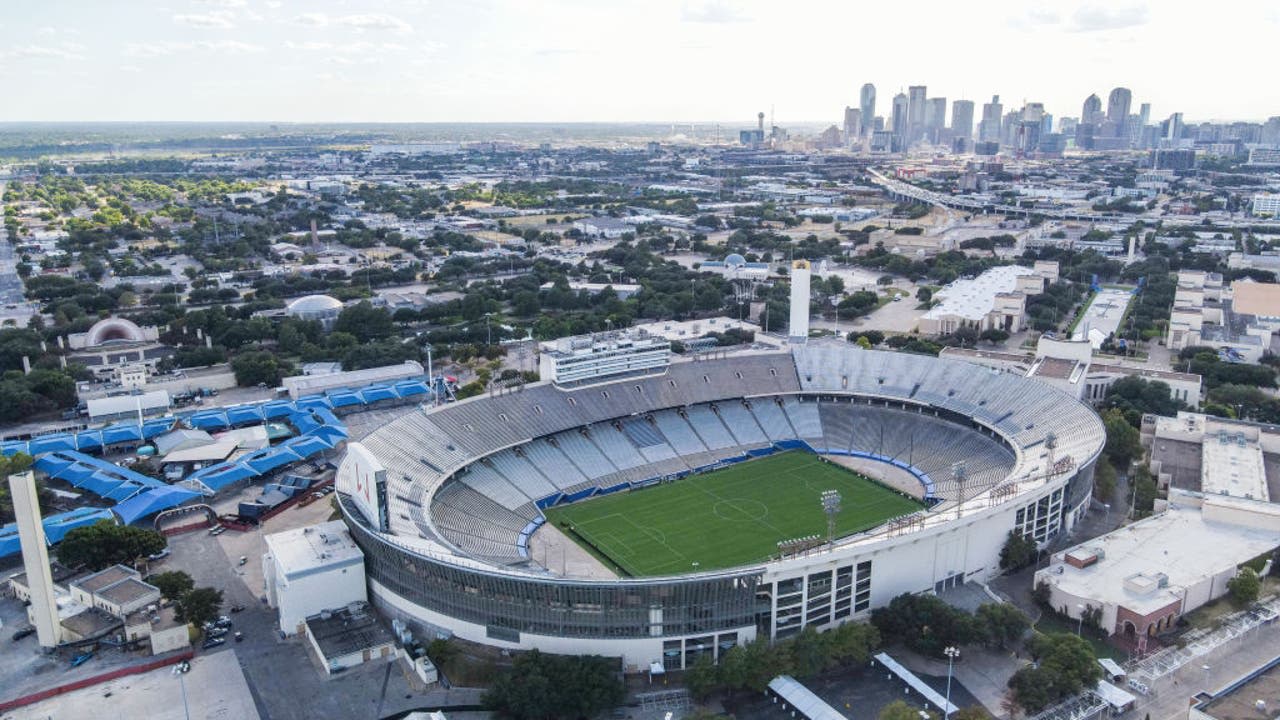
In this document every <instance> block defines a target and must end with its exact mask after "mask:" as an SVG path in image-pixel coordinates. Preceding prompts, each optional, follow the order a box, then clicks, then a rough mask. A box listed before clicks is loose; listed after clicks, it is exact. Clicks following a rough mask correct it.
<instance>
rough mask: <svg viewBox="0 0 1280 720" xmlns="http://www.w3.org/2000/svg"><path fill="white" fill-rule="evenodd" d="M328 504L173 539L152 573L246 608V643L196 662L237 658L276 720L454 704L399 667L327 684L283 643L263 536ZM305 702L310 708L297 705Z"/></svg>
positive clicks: (259, 702) (236, 620) (294, 642)
mask: <svg viewBox="0 0 1280 720" xmlns="http://www.w3.org/2000/svg"><path fill="white" fill-rule="evenodd" d="M259 492H260V489H259V488H257V487H252V486H251V487H249V488H246V489H245V490H243V491H241V493H239V494H237V495H231V496H228V497H226V498H223V499H221V500H220V501H218V502H217V503H215V509H217V510H218V512H219V513H222V512H232V511H233V510H234V507H235V505H236V503H238V502H239V501H240V500H243V499H248V498H250V497H254V496H256V495H257V494H258V493H259ZM331 497H332V496H330V498H331ZM330 498H326V499H324V500H319V501H317V502H314V503H312V504H310V505H307V506H302V507H291V508H289V509H287V510H285V511H284V512H282V513H280V514H279V515H277V516H275V517H273V518H271V519H269V520H267V521H266V522H265V523H264V524H263V527H261V528H259V529H255V530H251V531H248V532H237V531H234V530H228V531H227V532H224V533H222V534H221V535H218V536H216V537H211V536H210V535H209V533H208V531H207V530H200V531H197V532H193V533H189V534H186V535H182V536H178V537H174V538H171V539H170V543H169V546H170V548H171V549H172V550H173V553H172V555H171V556H170V557H169V558H167V559H166V560H164V561H163V564H161V565H157V567H156V568H154V570H164V569H181V570H185V571H186V572H188V573H190V574H191V576H192V577H193V578H194V579H195V581H196V585H200V586H204V585H207V586H211V587H215V588H218V589H221V590H222V591H223V601H224V606H223V607H224V610H223V612H224V613H225V612H227V610H226V609H227V608H230V607H231V606H232V605H236V604H240V605H244V606H245V608H246V609H245V610H244V612H240V613H236V614H233V615H230V617H231V619H232V621H233V626H232V630H233V631H239V632H241V633H243V635H244V640H243V641H242V642H239V643H237V642H228V643H227V644H225V645H223V646H222V647H219V648H215V649H212V650H207V651H205V650H197V657H200V656H203V655H206V654H209V655H216V654H231V655H234V657H235V658H236V660H237V662H238V664H239V666H240V667H241V668H242V669H243V671H244V675H245V679H246V681H247V683H248V687H249V691H250V693H251V695H252V697H253V700H254V703H255V705H256V707H257V710H258V712H259V714H260V715H261V716H262V717H263V718H270V719H271V720H293V719H295V718H296V719H297V720H304V719H305V720H315V719H317V718H353V717H383V716H386V715H390V714H392V713H395V712H401V711H404V710H410V709H414V708H418V707H424V706H427V705H429V704H443V703H446V702H449V699H448V698H449V697H450V696H449V695H448V694H445V693H443V692H442V691H436V692H433V693H431V694H430V695H429V696H424V695H423V694H422V691H423V690H424V688H423V687H421V685H420V683H418V681H417V679H416V678H415V677H412V675H410V674H407V672H406V669H405V668H404V667H402V665H401V664H400V663H398V662H393V663H386V662H374V663H370V664H368V665H364V666H362V667H359V668H354V669H351V670H347V671H345V672H342V673H340V674H338V675H334V676H332V677H328V676H326V675H325V674H324V671H323V669H322V668H321V667H320V666H319V664H318V663H317V661H316V660H315V658H314V656H313V655H312V654H311V653H310V651H309V650H308V649H307V647H306V645H305V643H304V641H303V640H301V639H299V638H297V637H291V638H287V639H286V638H282V637H281V636H280V632H279V627H278V624H277V619H276V613H275V611H274V610H272V609H271V608H269V607H267V605H266V600H265V594H264V587H263V581H262V554H263V553H264V552H265V551H266V542H265V541H264V540H263V536H264V535H265V534H268V533H274V532H280V531H282V530H287V529H290V528H295V527H302V526H305V525H311V524H314V523H317V522H323V521H325V520H328V519H329V517H330V515H331V514H332V513H333V507H332V504H331V502H330ZM241 557H243V558H245V564H244V565H240V564H239V560H240V558H241ZM452 696H453V697H454V698H457V701H458V702H471V701H474V697H475V694H474V693H469V692H467V691H454V692H453V693H452ZM300 698H305V699H306V701H305V702H299V699H300Z"/></svg>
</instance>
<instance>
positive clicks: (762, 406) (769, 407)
mask: <svg viewBox="0 0 1280 720" xmlns="http://www.w3.org/2000/svg"><path fill="white" fill-rule="evenodd" d="M751 414H752V415H754V416H755V418H756V421H757V422H758V423H759V425H760V429H761V430H762V431H763V432H764V434H765V435H767V436H768V437H769V440H771V441H773V442H781V441H783V440H795V439H796V437H797V434H796V431H795V429H794V428H793V427H791V421H790V420H788V419H787V414H786V413H785V412H783V410H782V406H781V405H779V404H778V403H777V402H775V401H774V400H773V398H755V399H753V400H752V401H751Z"/></svg>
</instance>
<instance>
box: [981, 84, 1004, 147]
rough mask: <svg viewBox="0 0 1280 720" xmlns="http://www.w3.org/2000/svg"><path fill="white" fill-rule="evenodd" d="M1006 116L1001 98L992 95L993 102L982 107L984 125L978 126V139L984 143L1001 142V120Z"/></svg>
mask: <svg viewBox="0 0 1280 720" xmlns="http://www.w3.org/2000/svg"><path fill="white" fill-rule="evenodd" d="M1003 115H1004V106H1003V105H1001V104H1000V96H999V95H992V96H991V102H989V103H984V104H983V106H982V123H981V124H980V125H979V126H978V139H979V140H981V141H982V142H999V141H1000V118H1001V117H1002V116H1003Z"/></svg>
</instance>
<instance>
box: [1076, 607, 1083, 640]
mask: <svg viewBox="0 0 1280 720" xmlns="http://www.w3.org/2000/svg"><path fill="white" fill-rule="evenodd" d="M1076 610H1079V611H1080V620H1079V622H1077V623H1076V637H1080V633H1081V631H1082V630H1084V606H1083V605H1076Z"/></svg>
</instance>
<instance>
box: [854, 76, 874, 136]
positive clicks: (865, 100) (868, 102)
mask: <svg viewBox="0 0 1280 720" xmlns="http://www.w3.org/2000/svg"><path fill="white" fill-rule="evenodd" d="M858 100H859V103H858V104H859V106H860V107H861V110H862V125H863V127H864V128H865V129H864V130H863V132H864V133H866V132H869V131H870V130H871V128H872V127H874V125H875V117H876V86H875V85H872V84H871V83H867V84H866V85H863V86H862V93H861V96H860V97H859V98H858Z"/></svg>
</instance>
